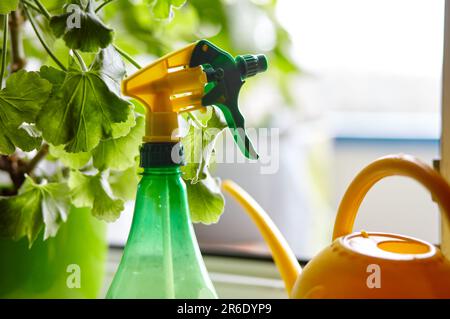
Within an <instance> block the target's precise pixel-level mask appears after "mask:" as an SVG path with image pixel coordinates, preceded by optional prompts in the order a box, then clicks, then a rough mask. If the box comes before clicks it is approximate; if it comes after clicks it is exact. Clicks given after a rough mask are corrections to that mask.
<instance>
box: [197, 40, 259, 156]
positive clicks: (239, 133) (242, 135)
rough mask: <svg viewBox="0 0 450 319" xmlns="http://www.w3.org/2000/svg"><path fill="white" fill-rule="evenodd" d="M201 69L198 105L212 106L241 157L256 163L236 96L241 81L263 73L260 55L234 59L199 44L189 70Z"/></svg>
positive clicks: (215, 49)
mask: <svg viewBox="0 0 450 319" xmlns="http://www.w3.org/2000/svg"><path fill="white" fill-rule="evenodd" d="M199 65H201V66H203V69H204V72H205V73H206V76H207V80H208V84H207V85H206V86H205V95H204V97H203V98H202V105H204V106H208V105H216V106H217V107H218V108H219V109H220V110H221V111H222V113H223V114H224V116H225V120H226V122H227V125H228V127H229V129H230V131H231V134H232V135H233V138H234V141H235V142H236V144H237V145H238V147H239V149H240V150H241V151H242V153H243V154H244V156H245V157H247V158H249V159H258V157H259V156H258V154H257V152H256V150H255V148H254V147H253V144H252V142H251V141H250V139H249V137H248V135H247V133H246V132H245V120H244V117H243V116H242V114H241V112H240V111H239V107H238V96H239V91H240V89H241V87H242V85H243V84H244V83H245V82H244V79H246V78H248V77H251V76H254V75H256V74H257V73H260V72H264V71H266V70H267V59H266V57H265V56H264V55H239V56H237V57H236V58H234V57H233V56H232V55H230V54H229V53H228V52H226V51H224V50H222V49H220V48H218V47H216V46H215V45H213V44H212V43H210V42H208V41H206V40H201V41H199V42H198V43H197V45H196V47H195V48H194V50H193V53H192V57H191V61H190V67H195V66H199Z"/></svg>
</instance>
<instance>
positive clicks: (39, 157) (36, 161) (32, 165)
mask: <svg viewBox="0 0 450 319" xmlns="http://www.w3.org/2000/svg"><path fill="white" fill-rule="evenodd" d="M48 148H49V146H48V144H46V143H44V144H42V146H41V149H40V150H39V151H38V152H37V153H36V155H35V156H34V157H33V158H32V159H31V160H30V162H29V163H28V165H27V168H26V170H25V173H27V174H30V173H31V172H32V171H33V170H34V169H35V168H36V166H37V164H39V162H40V161H41V160H43V159H44V158H45V156H47V154H48Z"/></svg>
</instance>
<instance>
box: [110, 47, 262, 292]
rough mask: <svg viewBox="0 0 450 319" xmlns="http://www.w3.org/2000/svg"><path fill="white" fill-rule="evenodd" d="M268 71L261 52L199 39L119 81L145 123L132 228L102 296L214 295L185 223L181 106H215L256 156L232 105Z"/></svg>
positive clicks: (246, 152)
mask: <svg viewBox="0 0 450 319" xmlns="http://www.w3.org/2000/svg"><path fill="white" fill-rule="evenodd" d="M266 69H267V60H266V58H265V56H264V55H241V56H237V57H236V58H234V57H233V56H231V55H230V54H229V53H227V52H225V51H223V50H221V49H220V48H218V47H216V46H214V45H213V44H212V43H210V42H208V41H206V40H201V41H198V42H195V43H193V44H191V45H188V46H187V47H185V48H183V49H181V50H178V51H175V52H172V53H170V54H168V55H166V56H164V57H162V58H160V59H159V60H157V61H155V62H154V63H152V64H151V65H149V66H147V67H146V68H144V69H141V70H140V71H139V72H137V73H135V74H134V75H132V76H130V77H128V78H127V79H126V80H124V81H123V83H122V92H123V94H124V95H127V96H130V97H133V98H136V99H137V100H139V101H140V102H142V103H143V105H145V106H146V109H147V112H146V129H145V136H144V138H143V144H142V146H141V158H140V164H141V167H143V168H144V172H143V176H142V179H141V181H140V182H139V185H138V190H137V195H136V204H135V210H134V216H133V222H132V225H131V230H130V233H129V236H128V241H127V244H126V246H125V249H124V253H123V256H122V260H121V262H120V265H119V268H118V270H117V272H116V275H115V276H114V279H113V282H112V284H111V286H110V288H109V290H108V293H107V296H106V297H107V298H182V299H189V298H217V294H216V292H215V289H214V287H213V285H212V283H211V280H210V278H209V276H208V273H207V270H206V268H205V265H204V263H203V259H202V256H201V253H200V249H199V247H198V244H197V240H196V237H195V234H194V230H193V227H192V223H191V221H190V214H189V206H188V202H187V196H186V186H185V184H184V181H183V180H182V178H181V171H180V166H181V165H182V164H183V147H182V145H180V142H179V141H180V137H181V136H179V122H178V117H179V113H181V112H189V111H193V110H198V109H203V108H205V107H206V106H209V105H216V106H217V107H218V108H219V109H220V110H221V111H222V112H223V114H224V116H225V119H226V122H227V124H228V127H229V129H230V131H231V133H232V135H233V138H234V140H235V142H236V144H237V145H238V146H239V148H240V149H241V151H242V152H243V154H244V155H245V156H246V157H248V158H250V159H256V158H258V155H257V153H256V151H255V149H254V148H253V145H252V143H251V142H250V139H249V138H248V136H247V135H246V132H245V129H244V127H245V125H244V124H245V123H244V118H243V116H242V114H241V113H240V111H239V108H238V95H239V90H240V88H241V86H242V85H243V84H244V80H245V79H246V78H248V77H250V76H253V75H256V74H257V73H259V72H263V71H265V70H266Z"/></svg>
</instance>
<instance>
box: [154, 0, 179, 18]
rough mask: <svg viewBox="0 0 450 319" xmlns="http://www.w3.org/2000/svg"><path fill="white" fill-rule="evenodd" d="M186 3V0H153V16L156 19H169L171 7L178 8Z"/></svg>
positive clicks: (171, 12)
mask: <svg viewBox="0 0 450 319" xmlns="http://www.w3.org/2000/svg"><path fill="white" fill-rule="evenodd" d="M185 3H186V0H155V1H153V9H152V11H153V16H154V17H155V18H157V19H162V20H165V19H170V18H172V16H173V9H179V8H181V7H182V6H183V5H184V4H185Z"/></svg>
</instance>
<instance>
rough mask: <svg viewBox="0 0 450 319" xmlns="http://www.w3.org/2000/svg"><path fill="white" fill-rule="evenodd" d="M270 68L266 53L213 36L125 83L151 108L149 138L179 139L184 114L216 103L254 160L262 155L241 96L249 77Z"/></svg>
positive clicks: (128, 92) (125, 90)
mask: <svg viewBox="0 0 450 319" xmlns="http://www.w3.org/2000/svg"><path fill="white" fill-rule="evenodd" d="M266 70H267V59H266V57H265V56H264V55H239V56H237V57H236V58H234V57H233V56H232V55H230V54H229V53H228V52H226V51H224V50H222V49H220V48H218V47H216V46H215V45H213V44H212V43H210V42H209V41H207V40H201V41H198V42H196V43H193V44H191V45H189V46H186V47H185V48H183V49H181V50H178V51H175V52H173V53H170V54H168V55H166V56H164V57H162V58H160V59H158V60H157V61H155V62H154V63H152V64H150V65H149V66H147V67H145V68H144V69H142V70H140V71H139V72H137V73H135V74H134V75H132V76H130V77H128V78H127V79H126V80H124V81H123V82H122V92H123V94H124V95H127V96H131V97H134V98H136V99H138V100H140V101H141V102H142V103H143V104H144V105H145V106H146V108H147V114H146V134H145V136H144V142H177V141H178V140H179V138H180V136H178V134H177V131H178V130H177V129H178V127H179V126H178V113H181V112H188V111H193V110H197V109H202V108H204V107H206V106H209V105H216V106H217V107H218V108H219V109H220V110H221V111H222V113H223V114H224V116H225V119H226V122H227V125H228V127H229V129H230V132H231V133H232V135H233V138H234V140H235V142H236V144H237V145H238V147H239V148H240V150H241V151H242V153H243V154H244V155H245V156H246V157H247V158H250V159H257V158H258V154H257V153H256V151H255V149H254V147H253V145H252V143H251V141H250V139H249V138H248V136H247V133H246V132H245V120H244V117H243V116H242V114H241V112H240V110H239V106H238V97H239V91H240V89H241V87H242V85H243V84H244V83H245V81H244V80H245V79H246V78H248V77H251V76H254V75H256V74H257V73H260V72H264V71H266Z"/></svg>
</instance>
